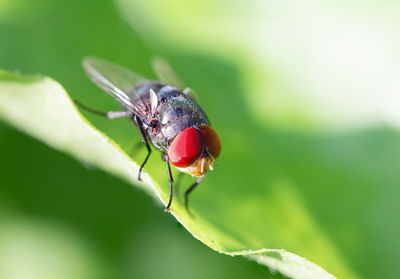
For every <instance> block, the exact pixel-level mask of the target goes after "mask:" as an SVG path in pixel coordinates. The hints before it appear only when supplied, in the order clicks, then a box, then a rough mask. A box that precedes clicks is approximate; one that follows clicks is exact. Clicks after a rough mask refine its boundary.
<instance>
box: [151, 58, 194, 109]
mask: <svg viewBox="0 0 400 279" xmlns="http://www.w3.org/2000/svg"><path fill="white" fill-rule="evenodd" d="M152 66H153V71H154V72H155V73H156V75H157V77H158V78H159V80H160V81H161V83H163V84H166V85H172V86H175V87H176V88H179V89H181V90H183V93H185V94H186V95H188V96H189V97H190V98H192V99H193V100H195V101H196V102H197V100H198V97H197V94H196V92H195V91H194V90H193V89H191V88H189V87H187V86H185V84H184V83H183V81H182V80H181V79H180V78H179V76H178V75H177V74H176V73H175V71H174V70H173V69H172V67H171V66H170V65H169V64H168V62H167V61H165V60H164V59H163V58H161V57H155V58H154V59H153V61H152Z"/></svg>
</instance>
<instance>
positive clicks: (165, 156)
mask: <svg viewBox="0 0 400 279" xmlns="http://www.w3.org/2000/svg"><path fill="white" fill-rule="evenodd" d="M163 159H164V160H165V163H166V164H167V171H168V180H169V201H168V205H167V207H166V208H165V212H169V208H170V206H171V203H172V196H173V193H174V178H173V177H172V172H171V166H170V165H169V158H168V154H164V155H163Z"/></svg>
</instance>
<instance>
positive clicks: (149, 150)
mask: <svg viewBox="0 0 400 279" xmlns="http://www.w3.org/2000/svg"><path fill="white" fill-rule="evenodd" d="M133 121H135V124H136V126H137V127H138V129H139V132H140V135H141V136H142V140H143V143H144V145H145V146H146V148H147V155H146V158H145V159H144V161H143V163H142V165H141V166H140V168H139V173H138V180H139V181H140V180H142V179H141V177H140V176H141V174H142V170H143V167H144V165H146V163H147V160H148V159H149V157H150V154H151V148H150V144H149V140H148V138H147V136H146V132H145V131H144V129H143V123H142V121H141V120H140V119H139V118H138V117H137V116H136V115H134V116H133Z"/></svg>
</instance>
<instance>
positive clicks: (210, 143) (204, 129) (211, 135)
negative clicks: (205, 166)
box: [200, 125, 221, 159]
mask: <svg viewBox="0 0 400 279" xmlns="http://www.w3.org/2000/svg"><path fill="white" fill-rule="evenodd" d="M200 130H201V134H202V136H203V139H204V143H205V145H206V146H207V149H208V151H209V152H210V153H211V155H212V156H213V157H214V159H217V157H218V155H219V153H221V139H220V138H219V136H218V134H217V132H216V131H215V130H214V129H213V128H211V127H210V126H207V125H204V126H200Z"/></svg>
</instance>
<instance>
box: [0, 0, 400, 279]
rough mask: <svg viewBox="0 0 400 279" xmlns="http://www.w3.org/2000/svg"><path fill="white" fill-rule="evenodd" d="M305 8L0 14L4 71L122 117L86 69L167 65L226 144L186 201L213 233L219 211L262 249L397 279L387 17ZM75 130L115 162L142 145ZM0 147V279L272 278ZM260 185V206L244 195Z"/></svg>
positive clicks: (178, 5)
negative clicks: (96, 141) (228, 212)
mask: <svg viewBox="0 0 400 279" xmlns="http://www.w3.org/2000/svg"><path fill="white" fill-rule="evenodd" d="M303 2H304V3H303V4H304V6H302V5H300V4H295V3H294V2H291V1H288V2H284V3H282V4H272V3H271V2H268V5H264V4H260V1H250V2H248V3H247V2H246V3H244V2H239V1H238V2H237V4H233V3H231V2H227V1H215V2H213V1H193V2H191V4H185V2H183V1H159V2H156V1H146V2H145V1H143V2H142V1H127V0H126V1H122V0H121V1H116V2H113V1H75V0H72V1H71V0H70V1H67V0H65V1H64V0H60V1H50V0H35V1H28V0H25V1H23V0H20V1H11V0H0V38H1V39H0V42H1V47H0V67H1V68H3V69H7V70H12V71H15V70H17V71H20V72H22V73H24V74H34V73H40V74H43V75H47V76H50V77H52V78H54V79H55V80H57V81H58V82H60V83H61V84H62V85H63V86H64V87H65V89H66V90H67V92H69V93H70V94H71V96H72V97H73V98H77V99H79V100H80V101H82V102H83V103H85V104H91V105H93V106H94V107H96V108H98V109H101V110H104V111H106V110H109V109H115V108H117V106H116V104H115V103H114V102H113V101H112V100H110V98H109V96H107V95H106V94H103V93H102V92H99V90H97V89H96V88H95V87H94V86H93V85H92V84H90V82H89V81H88V79H87V78H86V77H85V75H84V73H83V71H82V69H81V66H80V63H81V60H82V58H83V57H84V56H86V55H95V56H99V57H103V58H107V59H110V60H113V61H115V62H117V63H120V64H123V65H126V66H129V67H131V68H133V69H134V70H135V71H137V72H140V73H141V74H143V75H144V76H148V77H151V78H154V74H153V73H152V71H151V68H150V64H149V61H150V60H151V58H152V57H154V56H155V55H162V56H163V57H165V58H167V60H169V61H170V62H171V64H172V65H173V66H174V68H176V71H177V72H178V73H179V74H181V75H182V77H183V79H184V80H185V81H186V82H187V83H188V84H189V85H190V86H191V87H193V88H195V89H196V91H197V92H198V94H199V95H200V103H201V105H202V106H204V108H205V110H206V111H207V113H208V114H209V116H210V118H211V120H212V122H213V125H214V126H215V127H217V130H218V131H219V132H220V134H221V137H222V139H223V153H222V155H221V160H220V161H219V164H218V165H217V169H216V171H215V172H213V173H211V174H210V175H209V177H210V178H207V181H205V184H204V185H203V187H204V188H202V189H201V190H200V189H199V191H198V192H196V195H197V197H194V199H193V200H194V206H196V199H197V200H198V201H201V200H202V201H207V202H209V204H208V205H209V206H207V203H203V204H202V206H200V210H201V212H204V214H205V215H206V216H207V217H208V220H210V221H211V222H212V223H213V224H218V223H219V222H221V220H219V219H218V218H219V216H218V215H214V214H213V209H215V208H218V203H219V202H221V204H222V205H224V206H225V205H229V206H231V207H232V214H233V215H232V216H233V217H232V218H234V214H238V215H240V216H241V217H243V218H245V217H246V216H247V215H246V214H248V216H256V218H258V219H257V220H258V221H259V223H261V224H262V230H265V231H269V234H270V235H269V237H270V238H269V240H271V239H272V241H270V242H269V243H270V245H271V246H270V247H266V248H285V249H287V250H288V251H290V252H294V253H298V254H299V255H300V256H304V257H306V258H307V259H310V260H311V261H313V262H315V263H317V264H320V265H321V266H322V267H324V268H326V269H327V271H328V272H332V273H333V274H337V275H341V276H339V277H343V276H344V274H352V275H353V276H354V278H355V277H356V276H359V277H362V278H397V277H399V275H400V273H399V271H398V270H397V266H396V263H397V262H398V261H399V260H400V252H399V251H400V247H399V246H400V242H399V241H398V235H399V234H400V222H399V218H398V215H399V212H400V205H399V203H398V202H397V198H398V197H399V194H400V190H399V189H400V188H399V186H400V179H399V175H398V166H399V165H400V136H399V134H398V132H397V126H396V125H397V123H399V122H397V121H398V119H399V118H398V117H397V116H398V114H396V109H398V108H399V106H397V104H398V102H397V101H398V98H397V97H396V96H397V95H396V94H398V91H397V90H398V89H399V86H398V82H396V79H395V78H394V77H396V76H397V73H398V71H399V69H398V65H400V64H398V62H399V61H400V59H399V51H398V50H393V49H396V46H397V45H398V44H399V38H398V36H397V35H395V33H394V32H393V30H396V26H397V27H398V26H399V25H398V21H396V20H393V21H391V19H392V18H393V17H394V15H395V14H396V13H395V12H396V11H398V5H395V4H393V3H392V1H388V2H390V3H389V4H387V3H386V4H385V6H384V8H382V6H377V5H379V4H377V2H368V3H366V4H365V5H363V6H362V7H363V8H360V7H361V6H358V4H359V3H360V2H355V3H353V5H349V6H348V5H347V4H346V3H347V2H346V3H344V2H341V1H336V2H332V1H327V2H325V4H322V3H320V4H318V5H315V6H314V5H311V4H310V3H308V2H307V1H303ZM235 3H236V2H235ZM332 3H335V4H332ZM243 7H245V8H243ZM310 7H312V8H313V9H309V8H310ZM305 10H307V12H305ZM328 11H329V12H328ZM331 11H333V12H331ZM308 13H309V14H308ZM308 15H311V16H310V17H307V16H308ZM336 15H340V16H338V17H335V16H336ZM381 18H385V20H380V19H381ZM306 19H309V21H308V20H306ZM327 19H329V22H328V23H327ZM349 19H352V20H349ZM349 22H350V23H349ZM186 23H187V24H186ZM292 25H295V26H300V28H299V29H298V30H297V29H291V27H292ZM321 26H322V27H321ZM337 26H339V27H337ZM349 26H350V27H352V28H353V29H351V28H350V29H349V28H347V27H349ZM132 27H133V28H132ZM317 27H319V28H317ZM214 28H215V30H214ZM271 30H272V31H271ZM344 30H350V31H349V32H348V33H346V32H344ZM365 30H367V31H371V30H372V31H371V32H372V33H368V32H366V31H365ZM264 31H265V33H263V32H264ZM218 32H219V33H218ZM260 32H261V33H260ZM335 32H338V33H335ZM341 32H342V33H341ZM219 34H220V36H219ZM259 34H264V35H265V38H263V37H260V36H258V35H259ZM337 34H339V35H340V36H336V35H337ZM313 35H315V37H313ZM353 35H355V36H353ZM252 36H254V37H252ZM318 36H320V37H318ZM396 36H397V37H396ZM256 38H257V39H258V40H256ZM310 38H313V40H309V39H310ZM315 38H320V39H321V38H323V40H322V39H321V40H317V39H315ZM331 38H334V39H331ZM349 38H351V39H349ZM366 38H367V39H366ZM314 39H315V40H314ZM370 40H371V41H377V42H378V43H376V44H375V45H372V46H371V44H367V43H369V42H370ZM321 41H322V42H324V44H321ZM364 43H366V44H364ZM249 45H250V46H252V47H251V48H249ZM339 46H340V47H339ZM399 49H400V48H399ZM332 50H333V51H332ZM305 53H306V54H307V55H308V56H307V55H305ZM381 53H383V54H382V55H381ZM371 54H376V55H375V56H373V57H372V58H371ZM274 55H276V56H274ZM367 57H369V58H370V59H369V60H368V59H367ZM258 58H259V59H258ZM302 58H304V59H302ZM306 58H307V59H306ZM308 58H313V59H308ZM396 65H397V66H396ZM302 67H303V68H302ZM366 69H372V70H370V71H369V70H368V71H367V70H366ZM354 73H356V74H354ZM381 115H383V116H384V117H382V118H381ZM85 116H86V117H87V118H88V119H89V120H90V121H91V122H93V123H94V125H95V126H97V127H100V128H101V130H103V131H106V132H107V134H108V135H110V136H111V137H112V138H114V139H118V143H119V144H121V146H122V147H123V148H124V149H125V150H127V151H128V152H129V150H130V149H131V148H132V147H133V146H134V145H135V143H136V142H137V140H138V135H137V132H136V131H135V129H134V127H133V126H131V124H130V123H128V122H127V121H123V120H121V121H119V120H117V121H116V122H112V123H111V122H108V121H106V120H103V119H99V118H97V117H96V116H92V115H87V114H85ZM0 144H1V145H0V146H1V163H0V164H1V176H0V185H1V187H0V278H12V279H14V278H281V277H282V276H281V275H279V274H276V273H275V272H273V271H272V273H271V272H270V271H269V270H268V269H267V268H266V267H263V266H261V265H257V264H256V263H254V262H250V261H247V260H245V259H243V258H241V257H240V258H231V257H227V256H222V255H218V254H217V253H216V252H213V251H212V250H211V249H209V248H208V247H206V246H204V245H203V244H201V243H200V242H199V241H197V240H195V239H194V238H193V237H192V236H191V235H190V234H189V233H188V232H186V231H185V229H183V228H182V227H181V226H180V225H179V224H178V223H177V222H176V220H175V219H174V218H173V217H172V216H170V215H167V214H165V213H164V212H163V210H162V209H160V207H159V206H157V205H156V204H155V202H154V201H153V199H152V198H150V197H148V196H147V195H146V194H145V193H143V192H142V191H139V190H135V189H132V187H131V186H130V185H128V184H126V183H123V182H121V181H120V180H118V179H116V178H113V177H112V176H110V175H108V174H105V173H103V172H101V171H98V170H94V169H92V168H91V167H90V166H87V165H83V164H82V163H79V162H76V161H75V160H74V159H72V158H70V157H68V156H66V155H64V154H60V153H58V152H56V151H54V150H51V149H50V148H48V147H46V146H45V145H43V144H42V143H39V142H38V141H36V140H34V139H32V138H29V137H28V136H25V135H22V134H20V133H18V132H17V131H15V130H13V129H12V128H10V127H8V126H6V125H5V124H0ZM137 156H144V152H143V151H142V153H139V154H138V155H137ZM157 157H158V155H153V158H152V161H151V162H153V163H154V162H155V161H157V160H158V159H159V158H157ZM233 170H239V171H236V172H235V171H233ZM233 172H234V173H233ZM261 183H265V185H269V187H268V189H267V187H266V188H265V192H260V191H259V188H258V190H257V188H256V187H254V188H253V186H254V185H259V184H261ZM259 186H260V185H259ZM260 188H262V186H260ZM262 189H263V188H262ZM180 191H181V190H180ZM227 191H230V192H227ZM178 193H179V191H178ZM235 193H236V195H243V196H246V195H247V196H252V195H254V196H257V195H258V196H260V195H265V203H269V205H268V206H270V207H271V209H273V210H274V212H273V213H270V212H250V211H251V210H250V209H251V208H253V209H254V208H257V205H249V206H248V208H249V212H243V211H241V212H235V209H234V208H235V207H234V204H229V201H230V198H231V197H232V196H234V195H235ZM211 194H212V195H213V196H212V198H211V199H210V198H209V195H211ZM243 202H247V200H245V199H244V200H243ZM250 202H251V199H250ZM198 204H200V202H199V203H198ZM252 206H254V207H252ZM241 208H243V207H241ZM260 208H263V205H260ZM268 214H271V216H272V218H266V216H269V215H268ZM280 216H282V219H280V218H279V217H280ZM250 219H251V218H250ZM271 219H272V220H273V221H272V222H271ZM226 222H228V221H226ZM221 223H222V222H221ZM304 224H308V225H309V227H307V228H304V227H303V225H304ZM234 225H235V223H234V222H233V223H232V226H234ZM259 227H260V225H259V224H257V226H256V225H255V226H254V231H257V229H259ZM252 234H253V231H250V232H249V233H248V237H249V238H251V236H252ZM254 234H257V233H256V232H255V233H254ZM282 239H283V240H282ZM246 241H247V243H250V244H251V245H253V247H249V248H263V247H256V246H257V245H258V243H257V241H252V240H251V239H247V240H246ZM282 243H285V244H286V245H287V246H285V247H282V246H280V245H282ZM316 244H318V247H313V245H316ZM319 244H323V245H319ZM331 259H332V260H331ZM338 259H340V260H338Z"/></svg>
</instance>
